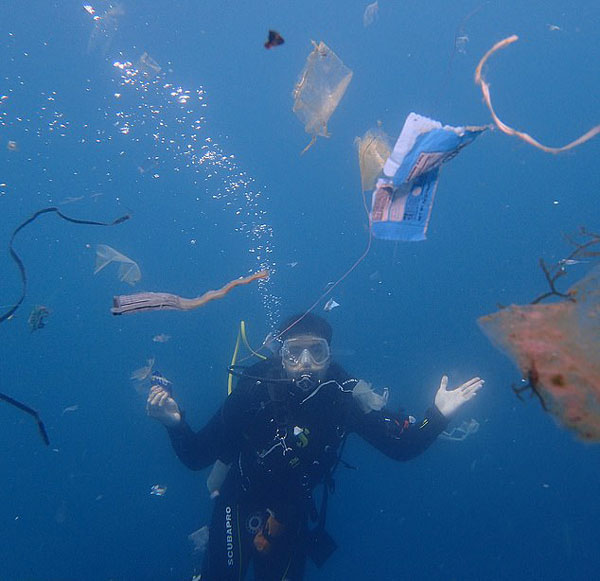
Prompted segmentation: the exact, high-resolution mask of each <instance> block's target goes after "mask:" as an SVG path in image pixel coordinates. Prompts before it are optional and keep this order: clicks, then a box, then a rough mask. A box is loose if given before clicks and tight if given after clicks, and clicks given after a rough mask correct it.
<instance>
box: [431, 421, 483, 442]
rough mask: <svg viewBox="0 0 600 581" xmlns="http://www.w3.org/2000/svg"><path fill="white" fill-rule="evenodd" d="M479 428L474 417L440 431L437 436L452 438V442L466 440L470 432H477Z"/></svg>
mask: <svg viewBox="0 0 600 581" xmlns="http://www.w3.org/2000/svg"><path fill="white" fill-rule="evenodd" d="M478 430H479V422H478V421H477V420H476V419H474V418H473V419H470V420H468V421H464V422H462V423H461V424H460V426H457V427H455V428H452V429H451V430H450V431H447V430H446V431H444V432H442V433H441V434H440V435H439V437H440V438H441V439H442V440H452V441H454V442H462V441H463V440H466V439H467V438H468V437H469V436H471V435H472V434H475V433H477V431H478Z"/></svg>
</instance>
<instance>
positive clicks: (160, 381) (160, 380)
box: [150, 371, 173, 394]
mask: <svg viewBox="0 0 600 581" xmlns="http://www.w3.org/2000/svg"><path fill="white" fill-rule="evenodd" d="M150 384H151V385H152V386H155V385H158V386H159V387H162V389H164V390H165V391H166V392H167V393H169V394H172V393H173V382H172V381H169V380H168V379H167V378H166V377H165V376H164V375H163V374H162V373H161V372H160V371H153V372H152V374H151V375H150Z"/></svg>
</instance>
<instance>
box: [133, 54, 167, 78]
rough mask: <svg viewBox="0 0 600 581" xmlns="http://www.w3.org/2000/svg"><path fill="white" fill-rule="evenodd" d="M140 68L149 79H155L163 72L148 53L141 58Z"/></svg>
mask: <svg viewBox="0 0 600 581" xmlns="http://www.w3.org/2000/svg"><path fill="white" fill-rule="evenodd" d="M138 68H139V70H140V71H141V72H142V73H145V74H146V75H148V76H149V77H155V76H156V75H158V73H160V71H161V70H162V69H161V67H160V65H159V64H158V63H157V62H156V61H155V60H154V59H153V58H152V57H151V56H150V55H149V54H148V53H147V52H145V53H143V54H142V56H141V57H140V62H139V66H138Z"/></svg>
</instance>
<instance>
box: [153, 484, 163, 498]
mask: <svg viewBox="0 0 600 581" xmlns="http://www.w3.org/2000/svg"><path fill="white" fill-rule="evenodd" d="M166 492H167V487H166V486H162V485H161V484H153V485H152V488H151V489H150V494H151V495H152V496H164V495H165V493H166Z"/></svg>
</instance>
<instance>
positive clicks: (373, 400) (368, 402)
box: [352, 379, 390, 414]
mask: <svg viewBox="0 0 600 581" xmlns="http://www.w3.org/2000/svg"><path fill="white" fill-rule="evenodd" d="M389 395H390V390H389V389H388V388H387V387H386V388H385V389H384V390H383V393H382V394H381V395H379V394H378V393H375V392H374V391H373V389H372V388H371V384H370V383H367V382H366V381H365V380H364V379H361V380H360V381H359V382H358V383H357V384H356V385H355V386H354V389H353V390H352V397H353V398H354V399H355V400H356V402H357V403H358V405H359V407H360V409H361V410H362V411H363V412H364V413H365V414H368V413H370V412H372V411H379V410H381V409H383V408H384V407H385V406H386V405H387V402H388V398H389Z"/></svg>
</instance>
